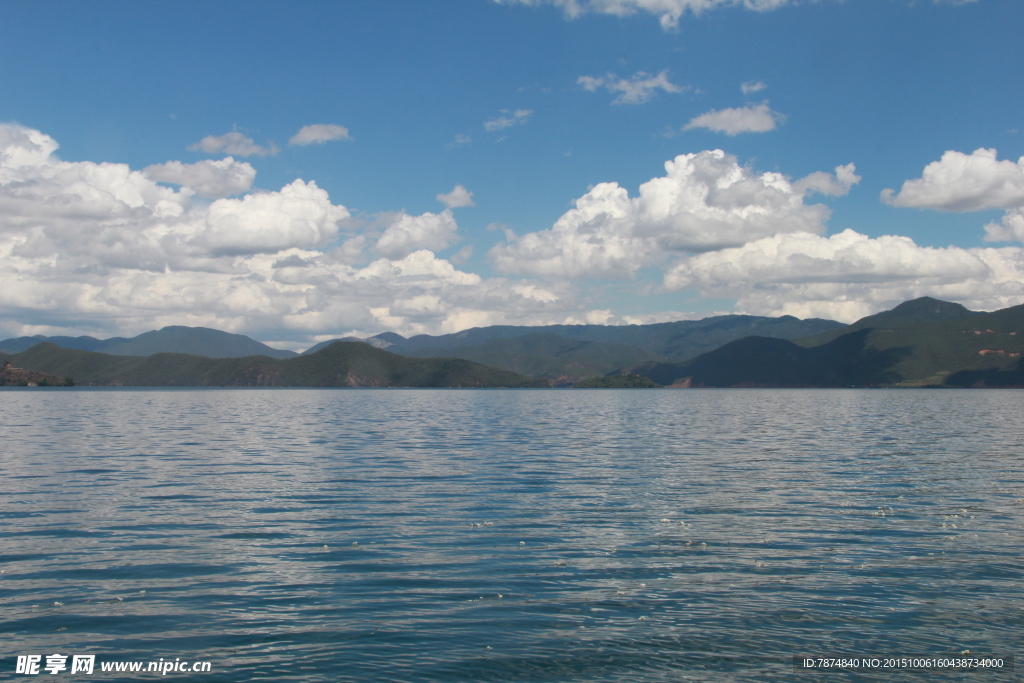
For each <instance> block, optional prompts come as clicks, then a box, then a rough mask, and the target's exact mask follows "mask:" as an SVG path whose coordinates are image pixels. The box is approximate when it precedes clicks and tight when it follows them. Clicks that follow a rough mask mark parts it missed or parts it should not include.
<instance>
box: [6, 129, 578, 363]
mask: <svg viewBox="0 0 1024 683" xmlns="http://www.w3.org/2000/svg"><path fill="white" fill-rule="evenodd" d="M57 147H58V146H57V143H56V141H54V140H53V138H51V137H49V136H47V135H45V134H43V133H41V132H40V131H37V130H32V129H29V128H24V127H21V126H13V125H0V333H2V334H6V335H9V336H18V335H21V334H25V333H29V334H36V333H47V334H69V333H70V334H94V335H97V336H109V335H112V334H121V335H131V334H138V333H139V332H143V331H145V330H148V329H154V328H159V327H163V326H165V325H201V326H207V327H215V328H218V329H224V330H228V331H234V332H242V333H245V334H250V335H254V336H256V337H257V338H260V337H261V336H263V335H264V334H270V335H273V338H274V339H278V340H281V339H291V340H293V341H294V340H299V339H303V338H306V339H312V338H314V337H316V336H318V335H327V336H328V337H331V336H343V335H344V334H349V333H360V334H373V333H376V332H379V331H382V330H383V329H393V330H395V331H397V332H399V333H401V334H407V335H408V334H418V333H435V334H436V333H439V332H455V331H458V330H461V329H465V328H466V327H469V326H473V325H489V324H497V323H505V324H538V323H552V322H563V321H566V320H569V319H575V318H578V317H581V316H584V317H585V316H586V315H587V314H588V313H587V307H586V306H585V304H584V303H582V302H581V301H579V300H578V299H577V297H576V295H575V294H574V293H573V291H572V290H571V289H570V288H569V287H568V286H566V285H564V284H554V285H545V286H541V285H539V284H531V283H529V282H526V281H522V280H508V279H505V278H490V279H484V278H481V277H480V276H479V275H476V274H474V273H469V272H465V271H462V270H460V269H458V268H457V267H456V266H455V265H454V264H453V263H452V262H451V261H449V260H445V259H441V258H438V257H437V256H436V255H435V254H434V253H432V252H431V251H429V250H431V249H433V250H436V249H441V248H444V247H446V246H448V245H450V244H452V243H454V242H455V241H457V239H458V234H457V226H456V224H455V221H454V219H453V218H452V215H451V211H450V210H445V211H443V212H441V213H440V214H429V213H428V214H423V215H421V216H410V215H407V214H404V213H399V214H391V215H387V216H382V217H379V218H378V220H376V221H356V220H353V219H351V218H350V217H349V212H348V210H347V209H346V208H345V207H343V206H338V205H335V204H333V203H332V202H331V201H330V198H329V197H328V195H327V193H326V192H325V191H324V190H323V189H321V188H319V187H317V186H316V184H315V183H313V182H305V181H302V180H297V181H295V182H293V183H291V184H289V185H287V186H285V187H284V188H282V189H281V190H279V191H277V192H259V193H249V194H246V195H244V196H242V197H240V198H226V199H219V200H217V201H214V202H212V203H210V204H199V203H196V204H193V203H192V197H193V195H192V192H191V191H190V190H186V189H176V188H172V187H166V186H162V185H160V184H158V182H157V181H156V180H154V179H153V178H150V177H147V174H146V173H143V172H140V171H133V170H132V169H130V168H129V167H128V166H127V165H125V164H110V163H93V162H90V161H81V162H68V161H62V160H61V159H59V158H57V157H56V156H55V155H54V152H55V151H56V150H57ZM211 163H219V162H211ZM229 163H230V162H229ZM236 163H237V162H236ZM194 166H195V167H191V166H186V165H182V166H181V167H178V166H176V165H173V164H167V165H158V167H157V168H159V169H162V170H163V171H167V172H168V173H169V172H171V171H174V172H175V173H178V174H179V175H178V176H177V178H178V179H179V180H181V179H183V177H184V176H183V175H182V174H186V175H187V174H191V175H189V177H190V178H194V177H195V176H197V175H201V174H202V173H204V172H206V171H209V170H210V169H209V168H208V167H205V166H202V165H194ZM200 169H202V170H200ZM194 182H196V184H199V183H198V181H194ZM373 252H376V254H377V256H375V258H376V260H373V261H371V262H369V263H367V260H366V255H367V254H368V253H373ZM460 254H461V258H468V257H469V256H470V254H471V250H469V249H466V250H464V251H462V252H460ZM263 338H266V337H265V336H263ZM294 343H295V344H296V345H298V346H301V343H299V342H298V341H294Z"/></svg>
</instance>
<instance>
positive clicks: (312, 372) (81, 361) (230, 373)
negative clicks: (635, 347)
mask: <svg viewBox="0 0 1024 683" xmlns="http://www.w3.org/2000/svg"><path fill="white" fill-rule="evenodd" d="M10 360H11V362H12V363H13V364H14V365H16V366H18V367H21V368H25V369H28V370H34V371H38V372H45V373H47V374H51V375H57V376H60V377H71V378H74V381H75V382H76V383H77V384H78V385H100V386H167V387H170V386H179V387H187V386H207V387H216V386H221V387H229V386H231V387H479V388H485V387H546V386H548V383H547V382H545V381H543V380H536V379H531V378H529V377H524V376H522V375H519V374H516V373H513V372H508V371H506V370H501V369H498V368H491V367H487V366H484V365H480V364H478V363H473V362H470V361H467V360H462V359H457V358H431V359H419V358H408V357H405V356H399V355H396V354H393V353H388V352H387V351H382V350H380V349H375V348H373V347H372V346H369V345H368V344H364V343H362V342H338V343H335V344H332V345H330V346H328V347H327V348H325V349H323V350H321V351H319V352H317V353H314V354H311V355H308V356H297V357H295V358H289V359H278V358H270V357H268V356H247V357H244V358H206V357H202V356H193V355H187V354H180V353H156V354H153V355H150V356H145V357H142V356H115V355H110V354H103V353H96V352H91V351H80V350H76V349H63V348H60V347H59V346H56V345H54V344H49V343H43V344H37V345H36V346H33V347H32V348H31V349H29V350H27V351H23V352H22V353H19V354H15V355H13V356H10Z"/></svg>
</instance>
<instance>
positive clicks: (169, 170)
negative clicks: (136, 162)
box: [142, 157, 256, 199]
mask: <svg viewBox="0 0 1024 683" xmlns="http://www.w3.org/2000/svg"><path fill="white" fill-rule="evenodd" d="M142 173H143V175H145V176H146V177H147V178H149V179H150V180H155V181H157V182H161V183H173V184H175V185H183V186H185V187H190V188H192V189H193V190H195V191H196V192H198V193H199V194H201V195H203V196H204V197H211V198H214V199H216V198H219V197H227V196H230V195H233V194H238V193H239V192H245V191H246V190H248V189H249V188H250V187H252V182H253V181H254V180H255V179H256V169H255V168H253V167H252V166H250V165H249V164H247V163H246V162H244V161H235V160H234V159H233V158H232V157H225V158H223V159H221V160H220V161H198V162H196V163H194V164H183V163H181V162H180V161H168V162H167V163H164V164H154V165H152V166H147V167H146V168H144V169H142Z"/></svg>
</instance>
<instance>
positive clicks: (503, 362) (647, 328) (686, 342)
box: [0, 315, 843, 385]
mask: <svg viewBox="0 0 1024 683" xmlns="http://www.w3.org/2000/svg"><path fill="white" fill-rule="evenodd" d="M841 327H843V325H842V323H837V322H835V321H832V320H820V319H810V320H799V319H797V318H794V317H792V316H783V317H781V318H768V317H760V316H749V315H724V316H715V317H712V318H705V319H703V320H681V321H677V322H670V323H655V324H652V325H620V326H614V325H546V326H541V327H526V326H511V325H494V326H491V327H476V328H472V329H468V330H463V331H461V332H457V333H454V334H446V335H439V336H431V335H426V334H422V335H417V336H415V337H411V338H408V339H407V338H405V337H403V336H401V335H399V334H396V333H394V332H383V333H381V334H378V335H375V336H373V337H370V338H368V339H358V338H355V337H342V338H339V339H331V340H327V341H324V342H320V343H319V344H316V345H315V346H312V347H310V348H309V349H307V350H306V351H304V352H303V353H302V354H301V355H304V356H305V355H311V354H315V353H317V352H319V351H321V350H322V349H324V348H326V347H327V346H329V345H331V344H333V343H335V342H338V341H342V342H352V341H363V342H366V343H367V344H370V345H371V346H375V347H377V348H380V349H387V350H388V351H390V352H391V353H397V354H400V355H405V356H413V357H417V358H437V357H447V358H462V359H464V360H470V361H473V362H476V363H482V364H484V365H491V366H494V367H497V368H501V369H503V370H509V371H511V372H518V373H522V374H526V375H530V376H531V377H543V378H545V379H549V380H552V381H553V382H555V383H556V384H562V385H565V384H573V383H575V382H577V381H579V380H580V379H583V378H586V377H593V376H595V375H604V374H607V373H611V372H615V371H616V370H619V369H621V368H624V367H628V366H632V365H636V364H639V363H644V362H647V361H665V362H675V361H683V360H687V359H690V358H694V357H696V356H698V355H700V354H701V353H705V352H707V351H710V350H712V349H715V348H718V347H719V346H721V345H722V344H725V343H727V342H730V341H733V340H735V339H740V338H742V337H746V336H749V335H751V334H760V335H763V336H767V337H779V338H783V339H795V338H798V337H804V336H807V335H813V334H819V333H824V332H828V331H832V330H835V329H838V328H841ZM42 342H49V343H51V344H56V345H57V346H60V347H62V348H66V349H77V350H80V351H96V352H100V353H105V354H110V355H116V356H150V355H153V354H155V353H185V354H191V355H197V356H206V357H207V358H241V357H245V356H257V355H261V356H270V357H271V358H280V359H287V358H294V357H295V356H296V355H298V354H296V353H295V352H293V351H282V350H279V349H273V348H271V347H269V346H267V345H266V344H262V343H260V342H258V341H255V340H254V339H251V338H249V337H246V336H244V335H240V334H231V333H228V332H221V331H220V330H213V329H209V328H205V327H182V326H174V327H165V328H163V329H161V330H154V331H151V332H146V333H144V334H140V335H139V336H137V337H132V338H124V337H114V338H112V339H103V340H101V339H96V338H94V337H44V336H41V335H38V336H34V337H18V338H14V339H6V340H4V341H0V351H5V352H7V353H8V354H15V353H19V352H22V351H25V350H28V349H30V348H32V347H33V346H35V345H36V344H39V343H42Z"/></svg>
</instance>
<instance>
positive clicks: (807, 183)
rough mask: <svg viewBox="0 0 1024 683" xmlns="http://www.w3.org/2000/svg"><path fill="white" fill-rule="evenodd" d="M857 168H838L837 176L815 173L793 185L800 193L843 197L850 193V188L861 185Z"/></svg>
mask: <svg viewBox="0 0 1024 683" xmlns="http://www.w3.org/2000/svg"><path fill="white" fill-rule="evenodd" d="M860 180H861V177H860V176H859V175H857V167H856V166H854V165H853V164H846V165H845V166H836V172H835V175H832V174H831V173H825V172H824V171H815V172H814V173H811V174H810V175H808V176H805V177H803V178H801V179H800V180H798V181H796V182H795V183H793V187H794V188H795V189H796V190H798V191H800V192H820V193H821V194H825V195H829V196H831V197H841V196H843V195H845V194H848V193H849V192H850V188H851V187H853V186H854V185H856V184H857V183H859V182H860Z"/></svg>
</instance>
